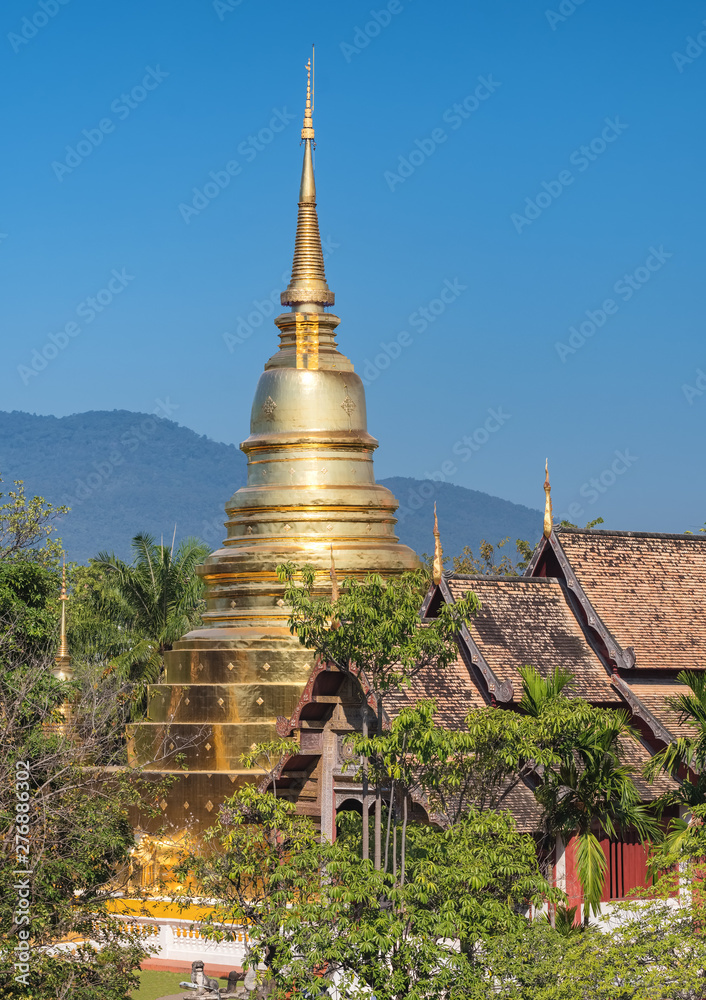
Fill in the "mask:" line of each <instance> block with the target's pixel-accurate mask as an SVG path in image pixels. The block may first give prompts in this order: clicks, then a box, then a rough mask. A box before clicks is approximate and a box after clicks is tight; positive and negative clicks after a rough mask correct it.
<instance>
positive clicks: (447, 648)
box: [277, 563, 479, 698]
mask: <svg viewBox="0 0 706 1000" xmlns="http://www.w3.org/2000/svg"><path fill="white" fill-rule="evenodd" d="M277 573H278V576H279V578H280V580H283V581H284V582H286V584H287V588H286V591H285V595H284V599H285V601H286V603H287V604H288V605H289V606H290V608H291V612H290V617H289V629H290V632H292V634H293V635H297V636H298V637H299V641H300V642H301V644H302V645H303V646H306V647H307V648H309V649H312V650H314V651H315V652H316V653H318V654H319V655H320V656H322V657H324V659H326V660H329V661H330V662H332V663H335V664H337V665H338V666H339V667H340V668H341V669H343V670H348V669H349V666H350V665H351V664H353V665H354V666H355V667H357V669H358V670H363V671H364V672H365V675H366V677H367V678H368V681H369V682H370V684H371V685H372V687H373V689H374V691H375V692H376V694H378V695H380V696H381V697H383V698H384V695H385V694H386V693H388V692H389V691H391V690H396V689H398V688H399V687H401V686H403V685H405V684H408V683H409V681H410V680H411V678H412V677H414V676H415V675H416V674H417V673H419V672H420V671H422V670H424V669H426V668H427V667H429V666H430V664H434V665H435V666H436V667H437V668H438V669H441V670H443V669H444V667H446V666H447V665H448V664H449V663H450V662H451V661H452V660H453V659H454V658H455V657H456V646H455V641H454V639H455V636H456V634H457V633H458V631H459V630H460V628H461V627H462V626H463V625H464V624H467V623H468V622H469V621H470V620H471V618H472V616H473V615H474V614H475V612H476V610H477V609H478V607H479V602H478V599H477V597H476V596H475V594H469V595H468V596H467V597H465V598H463V600H461V601H458V602H457V603H456V604H454V605H446V604H444V605H442V607H441V608H440V610H439V616H438V617H437V618H435V619H433V620H431V621H428V622H425V624H424V626H423V627H422V622H421V620H420V617H419V608H420V605H421V603H422V598H423V596H424V592H425V590H426V588H427V586H428V577H427V575H426V574H425V573H424V572H423V571H422V570H417V571H416V572H412V573H405V574H403V575H402V576H401V577H399V578H398V579H394V578H393V579H390V580H383V578H382V577H380V576H378V575H376V574H369V575H368V576H367V577H366V578H365V579H364V580H363V581H360V580H357V579H355V578H354V577H350V578H347V579H346V580H344V582H343V586H342V589H341V592H340V596H339V597H338V599H337V600H330V599H329V598H327V597H321V596H316V595H315V592H314V586H315V574H314V570H313V568H312V567H311V566H303V567H302V568H301V570H299V571H297V568H296V567H295V566H294V565H293V564H292V563H284V564H283V565H281V566H278V567H277ZM297 577H298V578H299V581H300V582H299V583H298V582H297ZM332 623H333V625H334V627H332Z"/></svg>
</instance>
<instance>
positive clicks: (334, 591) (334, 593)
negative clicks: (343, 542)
mask: <svg viewBox="0 0 706 1000" xmlns="http://www.w3.org/2000/svg"><path fill="white" fill-rule="evenodd" d="M329 576H330V577H331V603H332V604H333V602H334V601H337V600H338V598H339V597H340V595H341V592H340V590H339V587H338V577H337V576H336V563H335V562H334V561H333V542H331V569H330V570H329Z"/></svg>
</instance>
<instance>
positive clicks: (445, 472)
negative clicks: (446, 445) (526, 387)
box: [397, 406, 512, 522]
mask: <svg viewBox="0 0 706 1000" xmlns="http://www.w3.org/2000/svg"><path fill="white" fill-rule="evenodd" d="M486 412H487V417H486V419H485V420H484V421H483V423H481V424H480V425H479V426H478V427H475V428H474V429H473V430H472V431H471V432H470V433H468V434H464V435H463V436H462V437H460V438H459V439H458V441H455V442H454V444H453V445H452V446H451V454H452V455H453V456H454V457H455V458H457V459H458V462H456V461H454V459H453V458H451V457H449V458H447V459H445V460H444V461H443V462H441V463H440V465H439V466H438V468H437V469H435V470H434V472H425V473H424V482H423V483H421V484H420V485H419V487H414V488H413V489H411V490H410V491H409V493H408V495H407V498H406V500H405V503H404V504H403V503H400V506H399V507H398V508H397V520H398V522H402V521H404V519H405V518H406V517H409V516H410V514H412V513H414V511H417V510H419V509H420V508H421V507H423V506H424V504H425V503H428V502H429V501H430V500H431V498H432V497H434V496H435V495H436V484H438V483H445V482H447V481H448V479H449V478H450V477H451V476H455V475H456V473H457V472H458V468H459V465H460V464H463V463H464V462H467V461H468V460H469V458H471V457H472V455H474V454H475V453H476V452H478V451H480V449H481V448H483V447H484V446H485V445H486V444H487V443H488V441H490V439H491V436H492V435H493V434H497V432H498V431H499V430H500V428H501V427H504V426H505V424H506V423H507V422H508V420H510V419H511V418H512V414H511V413H506V412H505V409H504V408H503V407H502V406H498V407H497V408H494V407H491V408H489V409H488V410H487V411H486Z"/></svg>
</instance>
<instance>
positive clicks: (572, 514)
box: [560, 448, 638, 524]
mask: <svg viewBox="0 0 706 1000" xmlns="http://www.w3.org/2000/svg"><path fill="white" fill-rule="evenodd" d="M637 460H638V457H637V455H632V454H631V453H630V449H629V448H625V449H624V450H623V451H618V450H617V449H616V450H615V452H614V458H613V459H612V461H611V462H610V463H609V464H608V465H607V466H606V467H605V469H602V470H601V471H600V472H599V473H598V475H597V476H591V478H590V479H588V480H587V481H586V482H585V483H582V484H581V486H580V487H579V489H578V494H579V496H580V497H581V498H582V499H583V500H585V501H586V505H587V506H590V505H592V504H594V503H596V501H597V500H598V499H599V498H600V497H602V496H604V494H606V493H607V492H608V490H609V489H611V487H613V486H615V484H616V483H617V481H618V480H619V479H620V477H621V476H624V475H625V473H626V472H627V471H628V469H631V468H632V467H633V465H634V464H635V462H637ZM585 514H586V509H585V507H584V506H582V505H581V503H579V501H578V500H575V501H573V502H572V503H570V504H569V506H568V507H567V509H566V513H564V514H561V515H560V520H562V521H571V523H572V524H575V523H576V521H577V519H579V518H583V517H584V516H585Z"/></svg>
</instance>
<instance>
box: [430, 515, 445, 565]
mask: <svg viewBox="0 0 706 1000" xmlns="http://www.w3.org/2000/svg"><path fill="white" fill-rule="evenodd" d="M443 572H444V553H443V550H442V548H441V535H440V533H439V519H438V517H437V516H436V501H434V562H433V563H432V571H431V578H432V580H433V581H434V583H437V584H438V583H441V577H442V574H443Z"/></svg>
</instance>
